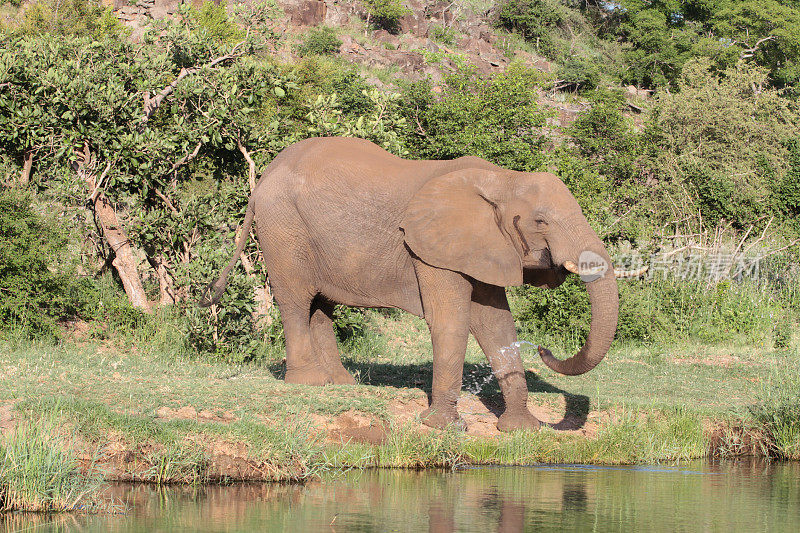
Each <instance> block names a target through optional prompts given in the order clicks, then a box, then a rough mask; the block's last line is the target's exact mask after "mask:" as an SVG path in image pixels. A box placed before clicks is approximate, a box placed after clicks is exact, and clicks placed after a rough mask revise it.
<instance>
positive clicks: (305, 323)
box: [278, 299, 333, 385]
mask: <svg viewBox="0 0 800 533" xmlns="http://www.w3.org/2000/svg"><path fill="white" fill-rule="evenodd" d="M278 307H279V308H280V310H281V318H282V319H283V332H284V335H285V336H286V377H285V378H284V379H285V381H286V383H298V384H303V385H328V384H330V383H333V378H332V377H331V375H330V373H329V372H328V369H327V368H325V367H324V366H323V365H322V364H321V361H319V360H318V358H317V354H316V353H315V350H314V342H313V338H312V332H311V301H310V299H309V301H307V302H306V301H302V300H301V301H298V300H290V303H284V305H280V300H279V301H278Z"/></svg>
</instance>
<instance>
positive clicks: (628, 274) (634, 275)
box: [614, 265, 650, 278]
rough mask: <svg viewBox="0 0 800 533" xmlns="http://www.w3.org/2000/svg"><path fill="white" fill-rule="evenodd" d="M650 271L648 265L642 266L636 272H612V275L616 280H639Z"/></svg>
mask: <svg viewBox="0 0 800 533" xmlns="http://www.w3.org/2000/svg"><path fill="white" fill-rule="evenodd" d="M649 269H650V265H646V266H643V267H642V268H639V269H636V270H614V275H615V276H616V277H618V278H639V277H641V276H643V275H644V273H645V272H647V271H648V270H649Z"/></svg>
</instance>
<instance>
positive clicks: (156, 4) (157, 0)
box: [150, 0, 181, 20]
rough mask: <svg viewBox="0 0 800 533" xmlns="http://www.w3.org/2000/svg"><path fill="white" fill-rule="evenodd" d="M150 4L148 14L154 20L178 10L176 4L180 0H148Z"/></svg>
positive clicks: (178, 3) (177, 4) (178, 4)
mask: <svg viewBox="0 0 800 533" xmlns="http://www.w3.org/2000/svg"><path fill="white" fill-rule="evenodd" d="M150 1H151V2H152V6H153V7H151V8H150V16H151V17H153V18H154V19H156V20H160V19H163V18H166V17H167V16H169V15H172V14H173V13H175V12H177V11H178V6H180V4H181V0H150Z"/></svg>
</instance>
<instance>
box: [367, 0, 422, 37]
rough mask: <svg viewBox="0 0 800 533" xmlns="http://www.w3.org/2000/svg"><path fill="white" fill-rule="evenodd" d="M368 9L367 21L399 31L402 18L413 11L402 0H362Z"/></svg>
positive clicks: (386, 28) (389, 29) (387, 29)
mask: <svg viewBox="0 0 800 533" xmlns="http://www.w3.org/2000/svg"><path fill="white" fill-rule="evenodd" d="M362 2H363V3H364V7H366V9H367V21H368V22H372V23H374V24H376V25H377V26H378V27H380V28H383V29H384V30H386V31H388V32H391V33H397V32H398V31H399V30H400V19H401V18H403V17H404V16H405V15H407V14H409V13H411V10H410V9H408V8H407V7H406V6H404V5H403V4H402V3H401V0H362Z"/></svg>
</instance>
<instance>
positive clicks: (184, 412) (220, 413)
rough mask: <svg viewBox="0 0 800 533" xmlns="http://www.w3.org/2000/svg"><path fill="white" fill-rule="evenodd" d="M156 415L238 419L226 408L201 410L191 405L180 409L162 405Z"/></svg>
mask: <svg viewBox="0 0 800 533" xmlns="http://www.w3.org/2000/svg"><path fill="white" fill-rule="evenodd" d="M156 417H158V418H161V419H163V420H195V421H197V422H222V423H230V422H233V421H235V420H237V418H236V416H235V415H234V414H233V413H232V412H230V411H228V410H224V409H214V410H210V409H202V410H200V411H199V412H198V411H197V409H195V408H194V407H192V406H191V405H186V406H184V407H181V408H180V409H172V408H171V407H167V406H166V405H165V406H162V407H159V409H158V411H156Z"/></svg>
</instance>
